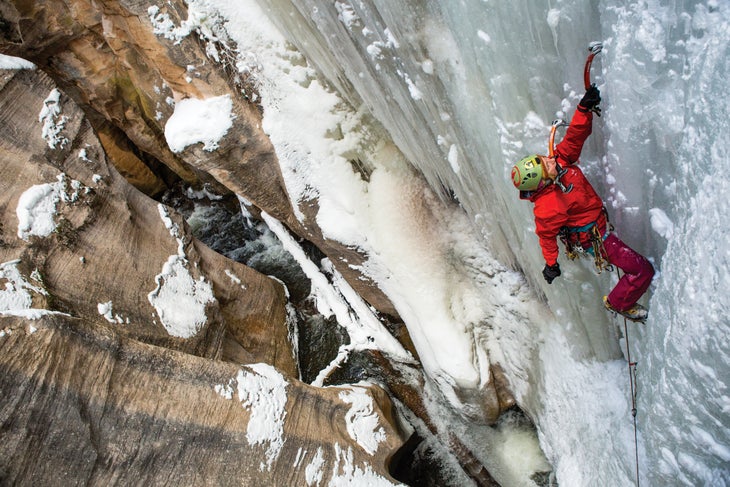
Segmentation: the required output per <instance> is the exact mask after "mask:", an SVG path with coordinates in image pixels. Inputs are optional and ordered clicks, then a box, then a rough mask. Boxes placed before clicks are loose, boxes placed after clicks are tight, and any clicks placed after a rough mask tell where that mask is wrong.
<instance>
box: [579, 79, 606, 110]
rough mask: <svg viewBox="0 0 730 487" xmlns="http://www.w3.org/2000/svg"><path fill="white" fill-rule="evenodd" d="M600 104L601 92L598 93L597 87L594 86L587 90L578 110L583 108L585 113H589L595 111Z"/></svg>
mask: <svg viewBox="0 0 730 487" xmlns="http://www.w3.org/2000/svg"><path fill="white" fill-rule="evenodd" d="M599 103H601V92H600V91H598V88H596V85H592V86H591V87H590V88H588V89H587V90H586V94H585V95H583V98H582V99H581V100H580V103H579V104H578V108H579V109H581V108H582V109H583V111H584V112H588V111H591V110H593V109H594V108H595V107H596V105H598V104H599Z"/></svg>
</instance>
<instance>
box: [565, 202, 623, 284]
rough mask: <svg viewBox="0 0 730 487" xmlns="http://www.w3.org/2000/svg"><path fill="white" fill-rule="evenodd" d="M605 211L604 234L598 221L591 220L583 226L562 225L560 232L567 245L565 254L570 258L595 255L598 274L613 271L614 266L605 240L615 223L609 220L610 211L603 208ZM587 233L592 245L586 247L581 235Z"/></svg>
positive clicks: (594, 262) (594, 260)
mask: <svg viewBox="0 0 730 487" xmlns="http://www.w3.org/2000/svg"><path fill="white" fill-rule="evenodd" d="M603 213H604V215H605V216H606V233H605V234H604V235H603V236H602V235H601V231H600V230H599V229H598V224H597V222H591V223H589V224H587V225H583V226H582V227H562V228H561V229H560V232H559V233H558V237H559V238H560V241H561V242H563V246H564V247H565V255H566V256H567V257H568V259H570V260H575V259H577V258H579V257H588V256H592V257H593V264H594V265H595V266H596V272H597V273H598V274H600V273H602V272H603V271H608V272H613V269H614V266H613V265H612V264H611V263H610V262H609V261H608V254H607V253H606V249H605V247H604V246H603V242H604V240H606V238H607V237H608V235H609V234H610V233H611V232H612V231H613V225H611V223H610V222H609V221H608V213H607V212H606V209H605V208H604V209H603ZM582 233H585V234H587V235H588V240H589V242H590V244H591V245H590V247H588V248H584V247H583V245H582V243H581V238H580V235H581V234H582Z"/></svg>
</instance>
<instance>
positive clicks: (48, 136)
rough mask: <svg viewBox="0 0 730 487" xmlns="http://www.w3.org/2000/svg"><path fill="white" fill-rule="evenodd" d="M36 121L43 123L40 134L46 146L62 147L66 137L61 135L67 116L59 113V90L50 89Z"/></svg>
mask: <svg viewBox="0 0 730 487" xmlns="http://www.w3.org/2000/svg"><path fill="white" fill-rule="evenodd" d="M38 121H39V122H41V123H42V124H43V128H42V129H41V136H42V137H43V138H44V139H45V141H46V143H47V144H48V147H50V148H51V149H55V148H56V146H59V148H63V146H64V145H66V144H67V143H68V139H67V138H66V137H63V136H62V135H61V132H62V131H63V129H64V127H65V126H66V122H68V117H67V116H66V115H62V114H61V92H60V91H58V90H57V89H56V88H54V89H53V90H51V93H50V94H49V95H48V97H47V98H46V99H45V100H43V108H42V109H41V112H40V113H39V114H38Z"/></svg>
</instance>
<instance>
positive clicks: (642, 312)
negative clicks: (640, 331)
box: [603, 296, 649, 323]
mask: <svg viewBox="0 0 730 487" xmlns="http://www.w3.org/2000/svg"><path fill="white" fill-rule="evenodd" d="M603 305H604V306H605V307H606V309H607V310H609V311H610V312H612V313H618V314H620V315H621V316H623V317H624V318H626V319H629V320H631V321H637V322H639V323H643V322H645V321H646V317H647V316H648V315H649V312H648V311H647V310H646V308H644V307H643V306H642V305H640V304H638V303H636V304H635V305H633V306H632V307H630V308H629V309H625V310H623V311H619V310H617V309H616V308H614V307H613V306H611V303H609V302H608V296H604V297H603Z"/></svg>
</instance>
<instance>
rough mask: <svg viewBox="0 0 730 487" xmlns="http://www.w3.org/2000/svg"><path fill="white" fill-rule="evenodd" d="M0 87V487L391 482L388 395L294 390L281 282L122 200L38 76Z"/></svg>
mask: <svg viewBox="0 0 730 487" xmlns="http://www.w3.org/2000/svg"><path fill="white" fill-rule="evenodd" d="M0 79H1V82H0V288H2V291H0V430H1V431H2V438H3V442H2V444H1V445H0V483H2V484H6V483H7V484H13V485H52V484H57V483H58V482H62V483H63V484H64V485H76V484H91V485H109V484H110V483H115V484H116V483H121V484H127V483H145V484H153V485H154V484H161V483H175V484H178V485H304V484H305V483H306V481H307V479H308V478H309V477H308V476H311V475H314V474H316V475H319V476H320V477H321V478H322V479H323V481H327V479H330V478H339V477H342V478H343V479H345V480H346V479H347V478H348V475H350V476H351V475H355V474H358V472H359V474H362V475H365V476H366V477H367V476H370V477H367V478H373V479H376V480H377V481H378V482H383V483H384V484H386V485H388V484H390V483H391V479H390V478H389V477H388V473H387V467H386V466H387V462H388V458H389V457H390V455H391V454H392V453H393V451H394V450H395V449H396V448H397V447H398V446H399V445H400V444H401V442H402V439H401V436H400V434H399V432H398V431H397V430H396V429H395V428H394V427H393V426H392V425H393V424H394V422H393V418H392V416H391V413H390V402H389V400H388V398H387V396H386V395H385V394H384V393H383V392H382V390H379V389H378V388H376V387H372V388H364V387H363V388H358V389H357V391H355V390H354V389H337V388H326V389H321V388H313V387H310V386H307V385H305V384H303V383H301V382H299V381H298V380H296V377H298V372H297V365H296V360H295V357H294V355H293V352H292V346H291V343H290V342H289V338H288V336H289V329H288V326H287V320H286V311H285V304H286V298H285V295H284V289H283V288H282V287H281V285H280V284H279V283H277V282H276V281H274V280H272V279H270V278H268V277H266V276H263V275H262V274H259V273H258V272H256V271H254V270H252V269H250V268H248V267H246V266H244V265H242V264H238V263H236V262H233V261H231V260H229V259H226V258H225V257H223V256H221V255H219V254H217V253H215V252H213V251H211V250H210V249H208V248H207V247H206V246H205V245H203V244H201V243H200V242H198V241H197V240H195V239H194V238H193V237H192V236H191V235H190V233H189V230H188V229H187V227H186V224H185V223H184V221H182V219H181V218H180V216H179V215H176V214H175V213H174V211H172V210H171V209H169V208H166V207H164V206H163V205H160V204H158V203H157V202H155V201H154V200H152V199H150V198H149V197H148V196H146V195H144V194H143V193H141V192H140V191H138V190H137V189H135V188H134V187H132V186H131V185H130V184H129V183H128V182H127V181H126V180H125V179H124V178H122V177H121V176H120V175H119V174H118V173H117V171H116V170H115V168H114V167H113V166H112V165H111V164H110V163H109V161H108V159H107V155H106V152H105V150H104V149H103V147H102V145H101V143H100V142H99V140H98V139H97V138H96V137H95V135H94V131H93V130H92V129H91V125H90V123H89V122H88V120H87V119H86V118H85V117H84V114H83V112H82V111H81V110H80V108H79V107H78V106H76V105H75V104H74V103H73V101H71V100H69V99H68V98H67V97H65V96H64V95H62V94H60V93H59V92H57V91H56V90H55V85H54V84H53V82H52V81H51V80H50V79H49V78H48V77H47V76H45V75H44V74H43V73H42V72H41V71H38V70H24V71H18V72H2V75H1V76H0ZM39 113H45V114H46V117H44V118H43V120H41V121H39ZM47 121H49V122H52V123H46V122H47ZM206 290H208V291H209V294H207V293H206ZM165 300H167V302H165ZM191 302H192V303H193V304H194V305H193V306H189V303H191ZM170 303H172V304H173V306H172V307H171V306H170ZM201 312H202V316H203V319H202V322H195V321H194V320H191V317H194V316H195V315H196V314H198V313H201ZM231 362H237V363H246V364H254V365H250V366H248V367H243V368H242V367H240V366H238V365H235V364H234V363H231ZM264 364H266V365H264ZM351 394H357V395H358V396H357V397H358V398H359V399H360V400H362V401H365V403H366V404H370V406H371V407H372V408H373V409H372V412H371V413H369V414H370V415H371V416H372V418H371V419H373V420H375V422H374V423H371V424H374V425H376V426H374V427H372V428H371V430H370V431H369V432H368V433H369V434H370V435H371V436H372V437H374V438H377V441H375V445H374V446H373V445H372V444H365V443H363V444H364V445H365V446H363V444H361V441H362V440H363V437H360V438H359V439H358V438H357V436H356V435H355V434H354V433H353V431H354V430H353V428H354V426H353V424H354V422H356V419H357V418H359V417H360V416H361V415H362V413H361V412H359V410H357V407H356V406H355V404H354V403H353V402H352V401H351V402H347V399H348V398H349V397H350V395H351ZM267 408H268V409H267ZM272 408H273V409H272ZM353 408H355V409H356V410H355V411H354V412H353Z"/></svg>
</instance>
